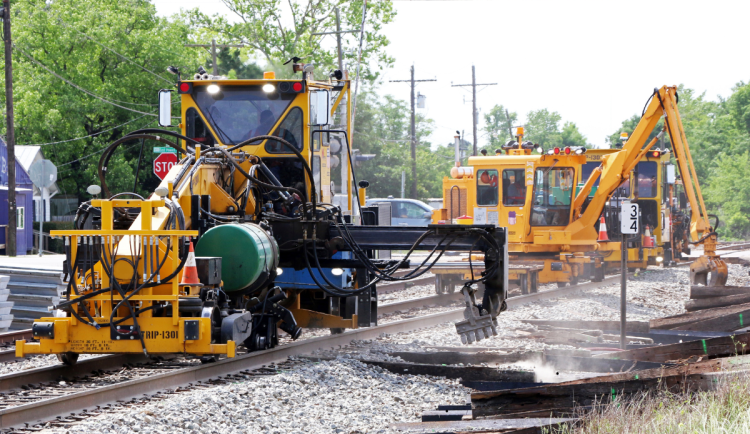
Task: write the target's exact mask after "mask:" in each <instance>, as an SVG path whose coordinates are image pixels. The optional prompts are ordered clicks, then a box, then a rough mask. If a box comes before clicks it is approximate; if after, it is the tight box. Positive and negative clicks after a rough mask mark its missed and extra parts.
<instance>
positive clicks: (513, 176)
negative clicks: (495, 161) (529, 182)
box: [503, 169, 526, 206]
mask: <svg viewBox="0 0 750 434" xmlns="http://www.w3.org/2000/svg"><path fill="white" fill-rule="evenodd" d="M523 181H524V171H523V169H505V170H503V205H505V206H523V204H524V203H525V202H526V186H525V185H524V183H523Z"/></svg>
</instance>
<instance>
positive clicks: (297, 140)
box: [266, 107, 302, 154]
mask: <svg viewBox="0 0 750 434" xmlns="http://www.w3.org/2000/svg"><path fill="white" fill-rule="evenodd" d="M273 135H274V136H276V137H280V138H282V139H284V140H286V141H287V142H289V143H291V144H292V146H294V147H295V148H297V150H298V151H301V150H302V110H301V109H300V108H299V107H294V108H293V109H291V110H289V114H288V115H286V117H285V118H284V120H283V121H282V122H281V125H279V127H278V128H276V131H274V132H273ZM266 152H268V153H269V154H291V153H292V151H291V150H290V149H288V148H287V146H286V145H284V144H282V143H280V142H277V141H275V140H267V141H266Z"/></svg>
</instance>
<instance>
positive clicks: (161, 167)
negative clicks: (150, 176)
mask: <svg viewBox="0 0 750 434" xmlns="http://www.w3.org/2000/svg"><path fill="white" fill-rule="evenodd" d="M177 161H178V160H177V154H172V153H170V152H164V153H162V154H159V155H158V156H157V157H156V158H154V174H155V175H156V176H158V177H159V179H164V177H165V176H167V173H169V169H171V168H172V166H174V165H175V164H177Z"/></svg>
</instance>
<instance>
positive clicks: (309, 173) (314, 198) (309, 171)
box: [210, 135, 317, 209]
mask: <svg viewBox="0 0 750 434" xmlns="http://www.w3.org/2000/svg"><path fill="white" fill-rule="evenodd" d="M260 140H274V141H276V142H279V143H281V144H282V145H284V146H286V147H287V148H289V150H290V151H292V152H293V153H294V154H295V155H296V156H297V158H298V159H299V160H300V161H301V162H302V165H303V167H304V168H305V171H306V172H307V176H308V178H309V179H310V191H311V192H312V194H311V195H310V196H311V199H312V200H311V201H312V203H313V209H315V202H317V190H316V188H315V178H314V177H313V173H312V169H311V168H310V165H309V164H308V163H307V160H305V157H304V156H303V155H302V153H301V152H300V151H299V150H297V147H296V146H294V145H292V144H291V143H289V142H288V141H286V140H284V139H282V138H281V137H276V136H271V135H263V136H256V137H251V138H250V139H248V140H245V141H244V142H242V143H240V144H237V145H234V146H232V147H229V148H227V149H226V151H229V152H231V151H233V150H235V149H237V148H240V147H242V146H245V145H247V144H249V143H252V142H255V141H260ZM210 149H214V148H210ZM215 149H221V150H222V151H223V150H224V149H222V148H215ZM227 155H231V154H228V153H227Z"/></svg>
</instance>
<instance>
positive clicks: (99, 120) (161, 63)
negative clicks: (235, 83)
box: [2, 0, 199, 199]
mask: <svg viewBox="0 0 750 434" xmlns="http://www.w3.org/2000/svg"><path fill="white" fill-rule="evenodd" d="M12 11H13V20H14V21H13V39H14V43H15V45H16V47H17V48H16V49H15V50H14V59H13V68H14V94H15V121H16V143H17V144H19V145H25V144H43V143H48V142H56V141H63V140H69V139H73V138H77V137H83V136H88V135H96V136H95V137H87V138H85V139H83V140H76V141H70V142H67V143H59V144H51V145H48V146H44V147H43V151H44V153H45V156H46V157H47V158H49V159H51V160H52V161H53V162H54V163H55V164H56V165H58V167H59V175H58V176H59V180H58V185H59V186H60V187H61V188H62V190H63V191H64V192H67V193H69V194H77V195H78V196H79V198H80V199H85V198H87V197H88V195H87V194H86V193H85V190H86V187H87V186H88V185H90V184H94V183H96V184H98V183H99V181H98V177H97V175H96V166H97V165H96V162H97V161H98V158H99V156H100V154H99V153H100V152H101V151H102V150H103V149H104V147H105V146H106V145H108V144H109V143H111V142H112V141H114V140H116V139H117V138H119V137H122V135H123V134H125V133H126V132H128V131H132V130H134V129H137V128H141V127H147V126H148V127H155V126H156V118H155V117H154V116H144V115H143V114H140V113H134V112H132V111H128V110H126V109H123V108H120V107H116V106H114V105H112V104H109V103H106V102H104V101H102V100H100V99H97V98H95V97H93V96H91V95H88V94H86V93H84V92H83V91H81V90H79V89H76V88H75V87H73V86H71V85H69V84H66V83H65V82H64V81H62V80H60V79H59V78H56V77H54V76H53V75H51V74H50V73H49V72H47V71H46V70H45V69H43V68H42V67H41V66H39V65H37V64H35V63H33V62H32V60H31V59H30V58H29V57H28V56H31V57H33V58H35V59H36V60H37V61H38V62H40V63H41V64H43V65H44V66H46V67H47V68H49V69H51V70H52V71H54V72H55V73H57V74H59V75H61V76H62V77H64V78H66V79H67V80H69V81H71V82H72V83H75V84H76V85H78V86H80V87H82V88H84V89H86V90H88V91H89V92H92V93H94V94H96V95H98V96H100V97H102V98H104V99H107V100H109V101H112V102H114V103H116V104H118V105H121V106H125V107H128V108H130V109H132V110H136V111H139V112H144V113H155V112H156V104H155V103H156V94H157V92H158V90H159V89H161V88H168V87H170V86H171V83H173V82H174V76H171V75H170V74H168V73H166V72H164V71H165V68H166V67H167V66H168V65H174V66H178V67H180V68H181V69H182V70H183V71H185V70H190V71H193V70H194V68H196V67H197V65H198V63H199V62H198V58H197V56H196V55H197V54H198V52H197V51H195V50H193V49H188V48H184V47H183V44H184V43H185V42H186V41H187V40H188V36H189V33H188V31H189V29H188V27H187V26H185V25H183V24H181V23H179V22H172V21H169V20H166V19H164V18H159V17H157V16H156V9H155V8H154V6H153V5H152V4H151V3H150V2H148V1H142V0H126V1H119V2H112V1H108V0H79V1H76V2H62V1H54V2H45V1H44V0H20V1H16V2H14V3H13V8H12ZM105 47H106V48H105ZM144 68H145V69H148V70H150V71H152V72H154V74H155V75H154V74H152V73H150V72H147V71H145V70H144ZM156 75H158V77H157V76H156ZM2 104H5V101H4V97H3V98H2ZM129 121H134V122H132V123H130V124H128V125H124V126H121V127H117V126H118V125H121V124H124V123H126V122H129ZM2 126H3V127H4V126H5V123H4V122H3V125H2ZM114 127H116V128H114ZM113 128H114V129H113ZM3 129H4V128H3ZM150 145H151V144H150V143H147V149H146V151H145V152H144V157H145V158H144V161H143V162H142V170H141V175H140V176H139V178H140V179H139V181H140V182H139V184H140V187H141V188H139V192H141V193H145V192H146V191H152V190H153V188H154V186H155V185H156V182H157V181H158V180H157V179H156V178H155V177H154V176H153V175H152V174H151V169H150V167H151V162H152V158H153V154H152V153H151V149H150ZM139 151H140V143H137V142H133V143H128V144H126V145H124V146H122V147H121V148H120V150H118V152H117V153H116V154H115V156H114V157H113V158H112V159H111V160H110V162H109V165H108V168H109V172H110V175H109V176H108V182H109V183H110V186H111V187H110V188H111V189H112V190H113V191H123V190H126V191H130V190H132V188H133V181H134V171H135V165H136V163H137V161H138V153H139ZM67 163H69V164H67Z"/></svg>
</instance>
